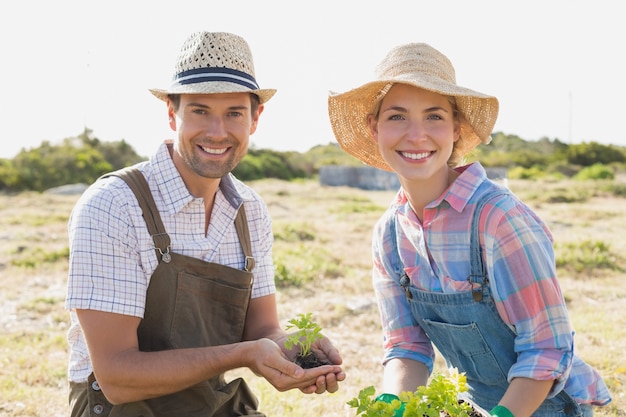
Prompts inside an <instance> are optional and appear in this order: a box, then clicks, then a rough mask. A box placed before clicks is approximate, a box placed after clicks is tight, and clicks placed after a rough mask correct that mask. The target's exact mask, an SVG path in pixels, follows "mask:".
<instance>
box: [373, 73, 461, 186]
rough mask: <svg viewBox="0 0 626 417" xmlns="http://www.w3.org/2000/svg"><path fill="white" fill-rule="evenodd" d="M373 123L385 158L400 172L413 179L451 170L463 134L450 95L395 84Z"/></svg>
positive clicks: (426, 177) (423, 178) (430, 177)
mask: <svg viewBox="0 0 626 417" xmlns="http://www.w3.org/2000/svg"><path fill="white" fill-rule="evenodd" d="M369 123H370V129H371V131H372V134H373V135H374V139H375V140H376V141H377V143H378V148H379V149H380V153H381V155H382V157H383V159H384V160H385V162H387V164H389V166H390V167H391V168H392V169H393V170H394V171H395V172H396V173H397V174H398V175H399V176H401V177H403V178H405V179H407V180H410V181H413V180H430V179H432V177H433V176H435V175H438V173H441V172H444V173H445V172H447V169H448V159H449V158H450V155H451V154H452V149H453V146H454V142H455V141H456V140H457V139H458V138H459V129H458V123H456V121H455V116H454V109H453V107H452V103H451V101H450V100H449V98H448V97H447V96H444V95H442V94H438V93H434V92H432V91H428V90H423V89H421V88H417V87H413V86H410V85H406V84H394V85H393V86H392V87H391V88H390V89H389V92H388V93H387V94H386V95H385V97H384V98H383V99H382V102H381V105H380V110H379V112H378V115H377V117H370V119H369Z"/></svg>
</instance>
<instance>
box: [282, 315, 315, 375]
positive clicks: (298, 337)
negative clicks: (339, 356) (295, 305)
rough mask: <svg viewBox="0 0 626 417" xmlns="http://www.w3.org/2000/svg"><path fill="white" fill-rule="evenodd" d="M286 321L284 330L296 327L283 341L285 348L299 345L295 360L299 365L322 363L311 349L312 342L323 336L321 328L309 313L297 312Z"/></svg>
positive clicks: (307, 365) (306, 365)
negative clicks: (294, 316) (296, 314)
mask: <svg viewBox="0 0 626 417" xmlns="http://www.w3.org/2000/svg"><path fill="white" fill-rule="evenodd" d="M288 323H289V324H288V325H287V327H286V330H290V329H293V328H297V329H298V330H297V331H296V332H294V333H292V334H290V335H289V337H287V340H286V341H285V348H286V349H287V350H291V349H292V348H294V347H299V353H298V354H297V355H296V358H295V362H296V363H298V364H299V365H300V366H303V367H308V368H311V367H314V366H319V365H322V362H320V361H319V359H318V358H317V356H316V355H315V353H314V352H313V351H312V350H311V346H312V345H313V343H315V342H316V341H317V340H320V339H322V337H323V336H322V328H321V327H320V325H319V324H317V323H315V322H314V321H313V320H312V319H311V313H301V314H298V316H297V317H296V318H293V319H291V320H289V321H288Z"/></svg>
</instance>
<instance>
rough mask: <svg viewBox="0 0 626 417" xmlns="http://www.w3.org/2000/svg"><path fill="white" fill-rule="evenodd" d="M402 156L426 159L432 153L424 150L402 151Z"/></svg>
mask: <svg viewBox="0 0 626 417" xmlns="http://www.w3.org/2000/svg"><path fill="white" fill-rule="evenodd" d="M400 153H401V154H402V156H404V157H405V158H409V159H424V158H426V157H428V156H429V155H430V152H422V153H409V152H400Z"/></svg>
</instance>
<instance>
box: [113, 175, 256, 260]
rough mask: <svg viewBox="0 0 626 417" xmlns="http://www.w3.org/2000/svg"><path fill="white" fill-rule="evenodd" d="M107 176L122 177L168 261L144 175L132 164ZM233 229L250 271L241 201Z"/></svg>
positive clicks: (162, 228) (160, 223)
mask: <svg viewBox="0 0 626 417" xmlns="http://www.w3.org/2000/svg"><path fill="white" fill-rule="evenodd" d="M108 176H116V177H119V178H121V179H123V180H124V181H126V183H127V184H128V186H129V187H130V189H131V190H132V191H133V193H135V196H136V197H137V201H138V202H139V206H140V207H141V210H142V213H143V218H144V219H145V221H146V225H147V226H148V231H149V232H150V235H151V236H152V240H153V242H154V247H155V249H156V251H157V252H158V255H160V256H161V259H162V260H163V261H164V262H170V260H171V255H170V244H171V240H170V236H169V235H168V234H167V232H166V231H165V226H164V225H163V221H162V220H161V216H160V215H159V210H157V208H156V203H155V202H154V198H153V197H152V192H151V191H150V187H149V186H148V182H147V181H146V177H144V175H143V174H142V172H141V171H139V170H138V169H137V168H135V167H132V166H131V167H126V168H122V169H120V170H117V171H115V172H111V173H109V174H105V175H103V176H102V177H103V178H104V177H108ZM235 229H236V230H237V236H238V237H239V242H240V244H241V249H242V250H243V254H244V256H245V266H244V270H245V271H248V272H252V270H253V269H254V257H253V256H252V244H251V241H250V231H249V229H248V220H247V218H246V210H245V208H244V205H243V203H242V204H241V206H239V210H238V211H237V217H235Z"/></svg>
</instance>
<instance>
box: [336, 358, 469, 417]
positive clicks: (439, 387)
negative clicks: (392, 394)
mask: <svg viewBox="0 0 626 417" xmlns="http://www.w3.org/2000/svg"><path fill="white" fill-rule="evenodd" d="M448 372H449V375H447V376H446V375H443V374H436V375H434V376H433V377H432V378H431V380H430V382H429V383H428V385H426V386H422V387H419V388H418V389H417V390H416V391H415V392H409V391H406V392H402V393H401V394H400V395H399V400H398V399H394V400H391V401H389V402H385V401H380V400H379V397H375V394H376V392H375V390H374V387H373V386H370V387H367V388H364V389H362V390H361V391H360V392H359V396H358V397H357V398H353V399H352V400H350V401H348V403H347V404H348V405H349V406H350V407H352V408H356V412H357V413H356V415H357V416H363V417H409V416H411V417H422V416H427V417H440V416H448V417H472V416H480V415H481V414H480V413H479V412H477V411H476V410H475V409H474V407H472V406H471V405H470V404H469V403H467V402H465V401H463V400H459V394H460V393H461V392H465V391H467V379H466V377H465V374H463V373H459V372H458V371H457V370H456V369H455V368H451V369H449V370H448Z"/></svg>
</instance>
